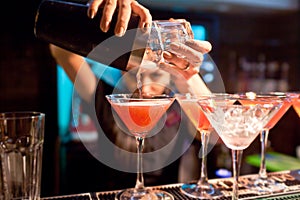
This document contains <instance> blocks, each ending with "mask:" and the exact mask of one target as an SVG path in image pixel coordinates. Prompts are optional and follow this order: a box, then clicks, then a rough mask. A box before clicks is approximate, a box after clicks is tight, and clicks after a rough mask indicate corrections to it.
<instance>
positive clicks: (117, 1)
mask: <svg viewBox="0 0 300 200" xmlns="http://www.w3.org/2000/svg"><path fill="white" fill-rule="evenodd" d="M88 5H89V8H88V13H87V14H88V16H89V17H90V18H94V17H95V15H96V13H97V12H98V9H99V7H101V6H103V14H102V17H101V21H100V28H101V30H102V31H103V32H107V31H108V30H109V28H110V24H111V20H112V16H113V14H114V13H115V12H116V10H117V8H118V19H117V24H116V26H115V35H116V36H119V37H121V36H123V35H124V34H125V32H126V30H127V26H128V22H129V19H130V16H131V13H135V14H137V15H138V16H139V17H140V24H139V28H148V27H150V26H151V23H152V16H151V14H150V12H149V10H148V9H147V8H145V7H144V6H142V5H141V4H139V3H138V2H137V1H135V0H90V2H89V3H88Z"/></svg>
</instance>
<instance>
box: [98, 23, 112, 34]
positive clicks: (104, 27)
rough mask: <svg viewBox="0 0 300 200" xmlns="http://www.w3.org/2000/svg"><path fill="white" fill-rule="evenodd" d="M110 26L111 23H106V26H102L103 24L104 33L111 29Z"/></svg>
mask: <svg viewBox="0 0 300 200" xmlns="http://www.w3.org/2000/svg"><path fill="white" fill-rule="evenodd" d="M109 25H110V22H105V24H104V25H102V23H101V25H100V28H101V30H102V31H103V32H104V33H106V32H107V31H108V29H109Z"/></svg>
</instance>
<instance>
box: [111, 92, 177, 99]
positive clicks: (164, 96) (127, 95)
mask: <svg viewBox="0 0 300 200" xmlns="http://www.w3.org/2000/svg"><path fill="white" fill-rule="evenodd" d="M148 95H149V97H147V98H140V97H139V96H137V95H136V94H134V93H120V94H108V95H105V97H106V98H108V99H131V100H150V99H151V100H155V99H157V100H163V99H173V98H174V97H173V96H170V95H167V94H160V95H155V94H148Z"/></svg>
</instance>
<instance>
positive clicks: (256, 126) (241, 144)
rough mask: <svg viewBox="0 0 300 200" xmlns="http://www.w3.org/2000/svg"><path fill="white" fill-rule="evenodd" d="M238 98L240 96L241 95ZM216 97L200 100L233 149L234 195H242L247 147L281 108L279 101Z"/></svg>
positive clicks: (224, 140)
mask: <svg viewBox="0 0 300 200" xmlns="http://www.w3.org/2000/svg"><path fill="white" fill-rule="evenodd" d="M237 100H238V99H237ZM227 101H228V99H226V98H224V101H223V102H222V101H215V100H214V98H213V97H210V98H208V99H201V100H199V101H198V103H199V105H200V106H201V109H202V110H203V112H204V114H205V115H206V117H207V118H208V120H209V121H210V123H211V125H212V126H213V128H214V129H215V130H216V132H217V133H218V135H219V136H220V137H221V139H222V140H223V142H224V144H225V145H226V146H227V147H228V148H229V149H231V150H232V164H233V190H232V199H233V200H236V199H238V181H239V170H240V165H241V158H242V153H243V150H244V149H246V148H247V147H248V146H249V145H250V144H251V143H252V142H253V140H254V139H255V138H256V137H257V135H258V134H259V132H260V131H261V130H262V128H263V127H264V125H265V124H266V123H267V122H268V121H269V119H270V118H271V117H272V116H273V115H274V113H275V112H276V111H277V110H278V107H279V105H280V103H279V102H269V101H268V102H265V103H261V104H257V105H252V104H251V105H232V104H228V103H226V102H227Z"/></svg>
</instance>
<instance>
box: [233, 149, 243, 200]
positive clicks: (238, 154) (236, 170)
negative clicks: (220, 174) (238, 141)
mask: <svg viewBox="0 0 300 200" xmlns="http://www.w3.org/2000/svg"><path fill="white" fill-rule="evenodd" d="M231 153H232V169H233V190H232V200H237V199H238V197H239V193H238V190H239V175H240V168H241V160H242V156H243V150H231Z"/></svg>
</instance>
